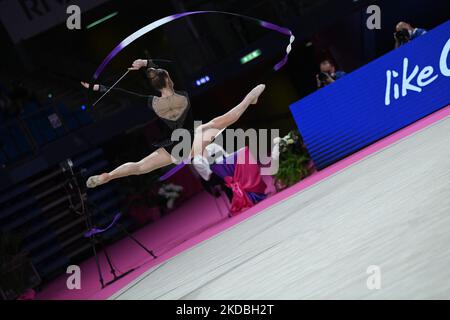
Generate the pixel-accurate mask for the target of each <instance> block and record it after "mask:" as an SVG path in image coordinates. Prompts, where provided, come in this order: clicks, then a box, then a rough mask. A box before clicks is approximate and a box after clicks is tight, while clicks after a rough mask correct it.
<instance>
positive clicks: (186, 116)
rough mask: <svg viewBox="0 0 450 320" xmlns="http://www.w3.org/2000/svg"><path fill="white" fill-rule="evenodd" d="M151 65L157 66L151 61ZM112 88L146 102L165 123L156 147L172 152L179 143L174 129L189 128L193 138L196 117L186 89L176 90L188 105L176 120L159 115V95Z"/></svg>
mask: <svg viewBox="0 0 450 320" xmlns="http://www.w3.org/2000/svg"><path fill="white" fill-rule="evenodd" d="M149 66H150V67H157V66H156V65H155V64H154V63H152V62H151V61H149ZM108 89H109V87H107V86H104V85H100V86H99V92H106V91H107V90H108ZM112 90H114V92H120V93H124V94H127V96H128V97H133V100H136V101H137V103H145V105H146V106H147V107H149V108H150V109H151V110H152V111H153V113H155V116H156V117H158V118H159V119H160V121H161V122H162V123H163V125H162V126H161V127H162V128H163V129H162V131H163V132H162V133H161V139H159V140H158V142H156V143H154V144H153V145H154V146H155V147H157V148H164V149H165V150H166V151H167V152H168V153H171V152H172V149H173V147H174V146H175V145H176V144H177V143H178V141H172V139H171V137H172V133H173V131H174V130H177V129H186V130H188V131H189V134H190V136H191V138H193V132H194V119H193V116H192V110H191V104H190V101H189V96H188V93H187V92H186V91H175V94H177V95H180V96H184V97H185V98H186V99H187V106H186V107H185V110H184V111H183V112H182V113H181V115H179V116H178V117H177V119H176V120H169V119H167V118H163V117H161V116H159V115H158V114H157V112H156V111H155V108H154V101H155V100H156V99H158V98H159V97H156V96H153V95H144V94H139V93H136V92H132V91H129V90H125V89H122V88H113V89H112ZM191 141H192V139H191Z"/></svg>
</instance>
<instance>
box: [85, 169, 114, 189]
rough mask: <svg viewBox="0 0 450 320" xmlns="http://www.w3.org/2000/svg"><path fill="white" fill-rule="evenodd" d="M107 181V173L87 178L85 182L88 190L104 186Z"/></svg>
mask: <svg viewBox="0 0 450 320" xmlns="http://www.w3.org/2000/svg"><path fill="white" fill-rule="evenodd" d="M108 181H109V174H108V173H102V174H101V175H98V176H92V177H89V179H88V180H87V181H86V186H87V187H88V188H95V187H98V186H101V185H102V184H105V183H107V182H108Z"/></svg>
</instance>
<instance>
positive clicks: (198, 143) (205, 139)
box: [191, 84, 266, 158]
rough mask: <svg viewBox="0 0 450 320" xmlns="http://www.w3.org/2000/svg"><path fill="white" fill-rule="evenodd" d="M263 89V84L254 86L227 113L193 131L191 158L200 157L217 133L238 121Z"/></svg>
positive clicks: (256, 100)
mask: <svg viewBox="0 0 450 320" xmlns="http://www.w3.org/2000/svg"><path fill="white" fill-rule="evenodd" d="M265 88H266V86H265V85H263V84H260V85H258V86H256V87H255V88H253V90H252V91H250V92H249V93H248V94H247V96H246V97H245V98H244V100H242V102H241V103H239V104H238V105H237V106H236V107H234V108H233V109H231V110H230V111H228V112H227V113H225V114H223V115H221V116H219V117H217V118H214V119H213V120H211V121H210V122H208V123H206V124H203V125H201V126H198V127H197V128H196V130H195V135H194V142H193V144H192V153H191V156H192V157H193V158H194V157H196V156H202V155H203V150H204V149H205V147H206V146H207V145H209V144H210V143H211V142H212V141H213V140H214V138H215V137H216V135H217V134H218V133H219V131H220V130H222V129H224V128H227V127H229V126H231V125H232V124H233V123H235V122H236V121H238V119H239V118H240V117H241V116H242V114H243V113H244V112H245V110H247V108H248V107H249V106H250V105H252V104H256V103H257V102H258V98H259V96H260V95H261V94H262V93H263V91H264V89H265Z"/></svg>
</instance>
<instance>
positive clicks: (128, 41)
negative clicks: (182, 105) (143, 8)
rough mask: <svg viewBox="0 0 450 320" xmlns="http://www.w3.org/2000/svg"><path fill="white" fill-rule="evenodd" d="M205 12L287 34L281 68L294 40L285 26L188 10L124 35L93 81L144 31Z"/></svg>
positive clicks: (276, 69)
mask: <svg viewBox="0 0 450 320" xmlns="http://www.w3.org/2000/svg"><path fill="white" fill-rule="evenodd" d="M205 13H213V14H226V15H231V16H235V17H239V18H242V19H246V20H250V21H252V22H254V23H257V24H258V25H259V26H261V27H263V28H266V29H269V30H273V31H275V32H278V33H281V34H284V35H287V36H289V37H290V38H289V45H288V46H287V48H286V55H285V56H284V57H283V59H282V60H281V61H280V62H278V63H277V64H276V65H275V66H274V70H275V71H278V70H279V69H280V68H282V67H283V66H284V65H285V64H286V62H287V60H288V56H289V53H290V52H291V50H292V43H293V42H294V40H295V37H294V35H293V34H292V31H291V30H289V29H287V28H285V27H281V26H278V25H276V24H273V23H271V22H267V21H264V20H259V19H256V18H252V17H248V16H245V15H242V14H237V13H231V12H224V11H190V12H183V13H177V14H173V15H170V16H167V17H164V18H161V19H159V20H156V21H154V22H152V23H150V24H148V25H146V26H145V27H142V28H141V29H139V30H137V31H136V32H134V33H132V34H131V35H129V36H128V37H126V38H125V39H124V40H122V41H121V42H120V43H119V44H118V45H117V46H116V47H115V48H114V49H113V50H112V51H111V52H110V53H109V54H108V55H107V56H106V58H105V59H104V60H103V61H102V63H101V64H100V65H99V66H98V68H97V70H96V71H95V73H94V75H93V77H92V79H93V80H94V81H95V80H97V79H98V78H99V76H100V74H101V73H102V72H103V71H104V70H105V68H106V66H107V65H108V64H109V63H110V62H111V60H112V59H113V58H114V57H115V56H116V55H117V54H118V53H119V52H120V51H122V50H123V49H124V48H126V47H127V46H128V45H129V44H131V43H133V42H134V41H135V40H137V39H139V38H140V37H142V36H143V35H145V34H146V33H149V32H150V31H153V30H155V29H157V28H159V27H161V26H163V25H165V24H167V23H170V22H172V21H175V20H178V19H180V18H184V17H187V16H191V15H196V14H205ZM92 83H93V82H92Z"/></svg>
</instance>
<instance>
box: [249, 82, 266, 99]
mask: <svg viewBox="0 0 450 320" xmlns="http://www.w3.org/2000/svg"><path fill="white" fill-rule="evenodd" d="M264 89H266V85H265V84H260V85H257V86H256V87H254V88H253V89H252V91H250V92H249V93H248V94H247V97H245V98H246V99H250V104H256V103H258V98H259V96H260V95H261V94H262V93H263V91H264Z"/></svg>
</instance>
